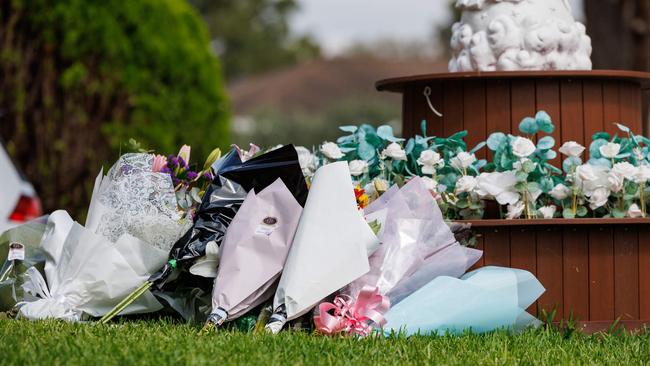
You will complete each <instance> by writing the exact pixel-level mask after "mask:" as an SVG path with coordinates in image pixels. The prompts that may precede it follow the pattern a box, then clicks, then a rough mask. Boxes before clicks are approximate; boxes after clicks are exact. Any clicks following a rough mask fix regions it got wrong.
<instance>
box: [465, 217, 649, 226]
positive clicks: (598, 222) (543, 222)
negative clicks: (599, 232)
mask: <svg viewBox="0 0 650 366" xmlns="http://www.w3.org/2000/svg"><path fill="white" fill-rule="evenodd" d="M455 222H458V223H467V224H471V225H472V227H517V226H585V225H593V226H602V225H650V218H640V219H629V218H628V219H609V218H608V219H561V218H559V219H532V220H528V219H516V220H459V221H455Z"/></svg>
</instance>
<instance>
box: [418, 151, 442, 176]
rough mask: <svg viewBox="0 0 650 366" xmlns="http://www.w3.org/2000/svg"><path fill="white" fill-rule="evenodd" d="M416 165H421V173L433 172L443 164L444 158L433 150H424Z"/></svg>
mask: <svg viewBox="0 0 650 366" xmlns="http://www.w3.org/2000/svg"><path fill="white" fill-rule="evenodd" d="M418 165H420V166H422V173H424V174H435V172H436V168H442V167H443V166H445V160H444V159H442V157H441V156H440V154H438V153H437V152H435V151H433V150H424V151H423V152H422V153H421V154H420V157H419V158H418Z"/></svg>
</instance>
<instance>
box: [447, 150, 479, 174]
mask: <svg viewBox="0 0 650 366" xmlns="http://www.w3.org/2000/svg"><path fill="white" fill-rule="evenodd" d="M475 162H476V156H475V155H474V154H470V153H468V152H466V151H462V152H460V153H458V155H456V156H455V157H454V158H452V159H451V166H452V167H454V168H456V169H458V170H461V171H462V170H465V169H467V168H469V167H470V166H472V164H474V163H475Z"/></svg>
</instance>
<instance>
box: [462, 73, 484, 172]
mask: <svg viewBox="0 0 650 366" xmlns="http://www.w3.org/2000/svg"><path fill="white" fill-rule="evenodd" d="M464 84H465V85H464V88H463V90H464V92H463V93H464V101H463V106H464V110H463V117H464V121H463V123H464V128H465V129H466V130H467V131H469V134H468V135H467V138H466V139H467V147H468V149H473V148H474V147H475V146H476V145H478V144H479V143H480V142H481V141H485V140H486V139H487V136H486V129H487V127H486V126H487V120H486V114H487V111H486V107H485V102H486V96H485V82H484V81H468V82H466V83H464ZM485 150H486V149H481V150H479V151H478V152H477V153H476V156H477V157H478V158H479V159H485V158H486V157H487V155H486V153H485Z"/></svg>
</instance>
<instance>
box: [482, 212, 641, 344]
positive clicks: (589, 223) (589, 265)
mask: <svg viewBox="0 0 650 366" xmlns="http://www.w3.org/2000/svg"><path fill="white" fill-rule="evenodd" d="M470 223H471V224H472V226H473V227H474V229H475V231H476V233H477V239H478V248H479V249H481V250H483V257H482V258H481V260H480V261H479V263H478V264H477V267H481V266H489V265H495V266H505V267H512V268H521V269H525V270H528V271H530V272H531V273H533V274H535V275H536V276H537V278H538V279H539V280H540V281H541V282H542V284H543V285H544V287H546V293H544V295H543V296H542V297H541V298H540V300H539V301H538V302H537V303H536V304H535V305H533V306H531V308H530V309H529V311H530V312H531V313H532V314H533V315H540V316H541V314H542V313H541V311H542V309H544V310H546V312H548V313H550V312H552V311H553V310H555V311H556V317H555V320H556V321H557V320H560V319H569V318H570V317H572V318H573V319H575V320H578V321H579V324H581V326H583V327H584V329H585V330H586V331H588V332H593V331H598V330H604V329H607V328H608V327H609V326H611V325H612V323H613V322H614V321H615V320H617V319H620V320H621V323H622V324H623V325H624V326H626V327H628V328H634V329H639V328H642V326H643V325H644V324H647V325H650V219H572V220H567V219H553V220H480V221H471V222H470Z"/></svg>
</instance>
